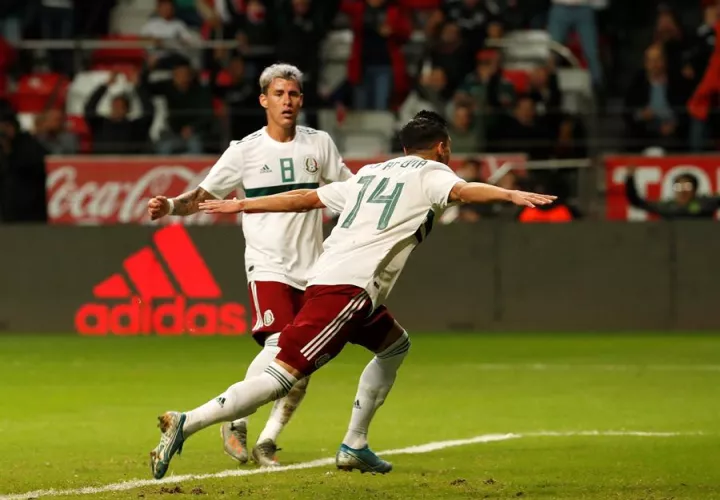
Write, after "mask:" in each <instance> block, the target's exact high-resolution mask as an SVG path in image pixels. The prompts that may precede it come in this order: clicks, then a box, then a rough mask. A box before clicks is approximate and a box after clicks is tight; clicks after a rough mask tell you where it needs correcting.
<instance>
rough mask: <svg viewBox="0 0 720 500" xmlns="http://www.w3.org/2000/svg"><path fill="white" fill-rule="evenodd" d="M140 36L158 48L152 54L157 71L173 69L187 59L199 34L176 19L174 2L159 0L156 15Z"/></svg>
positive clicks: (143, 28)
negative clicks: (189, 49)
mask: <svg viewBox="0 0 720 500" xmlns="http://www.w3.org/2000/svg"><path fill="white" fill-rule="evenodd" d="M140 34H141V35H142V36H144V37H146V38H149V39H151V40H153V41H154V42H155V44H156V46H157V49H156V50H154V51H152V52H151V54H152V56H153V57H154V58H155V59H157V64H156V66H155V67H156V68H157V69H168V68H172V67H173V66H174V65H175V64H176V63H177V62H178V61H179V60H181V59H187V50H188V48H191V47H193V46H195V45H196V44H197V42H198V36H197V34H196V33H194V32H192V31H191V30H190V28H188V26H187V24H185V23H184V22H183V21H181V20H180V19H178V18H177V17H175V5H174V4H173V0H157V9H156V15H155V16H153V17H151V18H150V19H149V20H148V22H147V23H145V26H143V27H142V30H141V31H140Z"/></svg>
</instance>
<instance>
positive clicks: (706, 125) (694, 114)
mask: <svg viewBox="0 0 720 500" xmlns="http://www.w3.org/2000/svg"><path fill="white" fill-rule="evenodd" d="M709 7H711V6H709ZM709 7H708V8H709ZM716 8H720V7H716ZM714 15H715V16H717V11H716V13H715V14H714ZM713 20H714V21H715V24H714V26H713V35H712V37H711V39H712V40H713V43H714V48H713V52H712V54H711V56H710V59H709V61H708V62H707V64H706V69H705V72H704V74H702V80H701V81H700V84H699V85H698V86H697V88H696V89H695V92H694V93H693V95H692V98H691V99H690V101H689V102H688V111H689V113H690V117H691V123H690V145H691V148H692V150H693V151H703V150H704V149H705V147H706V142H707V139H708V136H715V137H717V135H718V130H720V113H719V112H718V111H719V106H718V104H719V103H720V46H719V45H717V44H716V43H715V40H717V37H718V36H720V20H718V19H712V18H711V17H710V16H708V17H706V22H712V21H713Z"/></svg>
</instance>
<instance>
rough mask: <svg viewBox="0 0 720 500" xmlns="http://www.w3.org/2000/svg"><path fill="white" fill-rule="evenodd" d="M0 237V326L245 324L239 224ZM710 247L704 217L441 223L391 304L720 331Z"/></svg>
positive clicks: (42, 231) (8, 230)
mask: <svg viewBox="0 0 720 500" xmlns="http://www.w3.org/2000/svg"><path fill="white" fill-rule="evenodd" d="M0 241H2V242H3V245H2V252H0V254H1V255H2V258H0V276H1V277H2V278H0V332H5V333H15V332H22V333H44V332H68V333H70V332H75V334H78V333H81V334H83V335H93V336H105V335H215V334H220V335H241V334H244V333H246V332H247V331H248V330H249V326H250V325H251V319H250V314H251V309H250V305H249V304H248V300H247V293H246V283H245V274H244V267H243V258H242V254H243V248H244V242H243V237H242V231H241V230H240V229H239V228H238V227H234V226H214V227H207V226H191V227H184V226H180V225H173V226H167V227H165V228H158V227H150V226H129V225H117V226H106V227H77V226H55V227H42V226H4V227H0ZM718 255H720V233H718V232H717V230H716V225H715V223H712V222H683V223H663V222H652V223H644V224H622V223H609V222H608V223H602V222H581V223H573V224H568V225H537V226H535V225H519V224H502V223H481V224H477V225H451V226H442V227H438V228H436V229H435V233H434V234H433V235H432V237H431V238H429V239H428V241H427V242H426V243H424V244H423V245H422V246H421V247H420V248H419V249H418V250H417V251H416V252H415V254H414V255H413V256H412V258H411V259H410V263H409V265H408V268H407V270H406V271H405V273H404V274H403V276H402V277H401V279H400V281H399V283H398V285H397V287H396V289H395V290H394V292H393V295H392V297H391V299H390V302H389V306H390V307H391V308H392V310H393V312H394V313H395V315H396V316H397V318H398V320H399V321H400V322H401V323H402V324H403V325H404V326H405V327H406V328H408V329H409V330H412V331H447V330H462V331H533V332H536V331H569V332H584V331H637V330H654V331H659V330H678V331H683V330H720V307H719V306H718V304H720V287H718V283H717V277H718V276H720V259H718ZM263 312H264V311H261V313H263Z"/></svg>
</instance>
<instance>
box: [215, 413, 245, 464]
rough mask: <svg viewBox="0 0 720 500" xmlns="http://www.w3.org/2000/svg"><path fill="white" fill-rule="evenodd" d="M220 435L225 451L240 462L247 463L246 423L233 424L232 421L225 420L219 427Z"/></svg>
mask: <svg viewBox="0 0 720 500" xmlns="http://www.w3.org/2000/svg"><path fill="white" fill-rule="evenodd" d="M220 435H221V436H222V440H223V448H225V453H226V454H228V455H229V456H230V457H231V458H233V459H234V460H237V461H238V462H240V463H241V464H244V463H247V461H248V452H247V424H246V423H245V422H241V423H240V424H238V425H235V424H233V423H232V422H226V423H224V424H223V425H222V427H220Z"/></svg>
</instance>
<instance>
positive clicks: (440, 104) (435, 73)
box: [400, 68, 447, 123]
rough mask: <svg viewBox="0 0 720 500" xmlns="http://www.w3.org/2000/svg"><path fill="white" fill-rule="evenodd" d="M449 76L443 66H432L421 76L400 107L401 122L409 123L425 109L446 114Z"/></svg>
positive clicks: (442, 114)
mask: <svg viewBox="0 0 720 500" xmlns="http://www.w3.org/2000/svg"><path fill="white" fill-rule="evenodd" d="M446 91H447V77H446V76H445V71H443V69H442V68H432V69H431V70H430V71H428V72H427V73H425V74H423V75H421V76H420V80H419V81H418V83H417V85H416V86H415V89H414V90H413V91H412V92H410V95H409V96H408V97H407V99H405V102H403V104H402V106H401V107H400V122H401V123H407V122H408V121H410V120H411V119H412V117H413V116H415V115H416V114H417V113H419V112H420V111H422V110H423V109H428V110H431V111H435V112H436V113H438V114H439V115H441V116H445V114H446V113H445V108H446V107H447V92H446Z"/></svg>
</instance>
